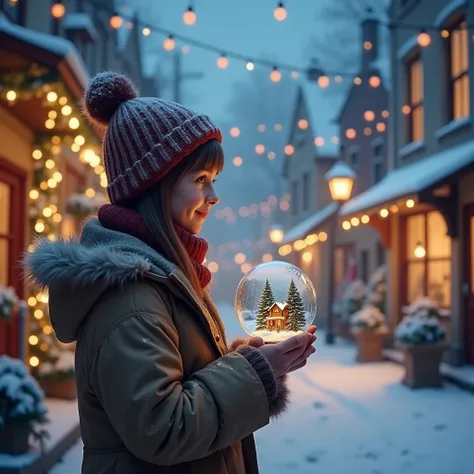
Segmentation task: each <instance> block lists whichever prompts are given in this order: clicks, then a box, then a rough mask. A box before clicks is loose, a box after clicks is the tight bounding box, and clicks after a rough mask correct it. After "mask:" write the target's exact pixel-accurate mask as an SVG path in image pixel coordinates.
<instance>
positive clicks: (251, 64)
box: [245, 61, 255, 71]
mask: <svg viewBox="0 0 474 474" xmlns="http://www.w3.org/2000/svg"><path fill="white" fill-rule="evenodd" d="M245 67H246V68H247V71H253V70H254V69H255V64H254V63H253V62H252V61H247V64H246V65H245Z"/></svg>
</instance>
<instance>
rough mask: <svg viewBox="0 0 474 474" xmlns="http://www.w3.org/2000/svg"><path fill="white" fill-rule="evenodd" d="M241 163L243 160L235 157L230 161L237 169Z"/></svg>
mask: <svg viewBox="0 0 474 474" xmlns="http://www.w3.org/2000/svg"><path fill="white" fill-rule="evenodd" d="M243 162H244V160H242V158H241V157H240V156H235V157H234V159H233V160H232V164H233V165H234V166H237V167H239V166H242V163H243Z"/></svg>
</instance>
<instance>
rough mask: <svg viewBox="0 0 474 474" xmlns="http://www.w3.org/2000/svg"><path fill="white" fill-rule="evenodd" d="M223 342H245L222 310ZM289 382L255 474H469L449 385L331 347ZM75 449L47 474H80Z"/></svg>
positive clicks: (470, 403)
mask: <svg viewBox="0 0 474 474" xmlns="http://www.w3.org/2000/svg"><path fill="white" fill-rule="evenodd" d="M220 309H221V315H222V317H223V319H224V322H225V325H226V328H227V331H228V336H229V339H232V338H233V337H235V336H238V335H244V333H243V331H242V329H241V328H240V326H239V323H238V322H237V318H236V316H235V315H234V312H233V308H231V307H223V306H221V308H220ZM323 339H324V338H322V337H321V338H320V340H321V342H319V341H317V343H316V344H317V347H318V352H316V354H315V355H314V356H312V358H311V360H310V362H309V364H308V365H307V366H306V367H305V368H304V369H302V370H300V371H299V372H297V373H294V374H293V375H292V376H291V377H290V385H291V389H292V399H291V400H292V404H291V408H290V410H289V412H288V413H287V414H286V415H284V416H283V417H282V418H280V419H279V420H278V421H275V422H272V423H271V424H270V425H268V426H266V427H265V428H263V429H261V430H260V431H258V432H257V433H256V438H257V447H258V454H259V461H260V470H261V473H262V474H273V473H278V474H314V473H315V472H321V473H325V474H400V473H407V474H420V473H425V472H426V473H430V474H472V473H473V472H474V468H473V466H474V449H473V446H474V444H473V443H474V396H473V395H472V394H470V393H468V392H465V391H462V390H460V389H458V388H457V387H455V386H453V385H446V386H445V388H444V389H439V390H436V389H425V390H418V391H412V390H409V389H408V388H405V387H404V386H402V385H401V384H400V379H401V377H402V368H401V367H399V366H397V365H395V364H392V363H390V362H383V363H376V364H366V365H362V364H357V363H355V361H354V349H353V347H351V346H350V345H345V344H342V343H338V344H337V345H335V346H332V347H327V346H325V345H324V343H323V342H322V341H323ZM81 449H82V445H81V444H80V443H78V444H77V445H76V446H75V447H74V448H73V449H72V450H71V451H69V452H68V453H67V455H66V456H65V458H64V462H63V463H61V464H58V465H57V466H56V467H55V468H54V469H52V470H51V471H50V474H79V472H80V460H81Z"/></svg>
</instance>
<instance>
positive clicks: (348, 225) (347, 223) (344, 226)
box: [342, 221, 351, 230]
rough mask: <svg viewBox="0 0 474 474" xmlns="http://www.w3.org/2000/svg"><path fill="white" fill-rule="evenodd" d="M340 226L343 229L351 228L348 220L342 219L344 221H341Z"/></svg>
mask: <svg viewBox="0 0 474 474" xmlns="http://www.w3.org/2000/svg"><path fill="white" fill-rule="evenodd" d="M342 228H343V229H344V230H349V229H350V228H351V223H350V222H349V221H344V222H343V223H342Z"/></svg>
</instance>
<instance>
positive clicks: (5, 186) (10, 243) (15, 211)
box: [0, 157, 26, 357]
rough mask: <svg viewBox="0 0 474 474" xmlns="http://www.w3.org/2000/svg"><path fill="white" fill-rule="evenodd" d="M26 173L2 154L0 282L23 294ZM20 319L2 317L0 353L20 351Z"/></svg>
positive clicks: (16, 353)
mask: <svg viewBox="0 0 474 474" xmlns="http://www.w3.org/2000/svg"><path fill="white" fill-rule="evenodd" d="M25 182H26V173H25V172H24V171H23V170H21V169H17V167H15V166H14V165H12V164H10V162H8V161H6V160H4V159H2V158H1V157H0V284H1V285H3V286H13V288H15V291H16V293H17V295H18V296H19V297H20V298H23V296H24V295H23V293H24V291H23V285H22V283H21V281H22V277H21V268H20V266H19V260H20V258H21V253H22V251H23V250H24V224H25V219H26V216H25V211H26V208H25V193H26V188H25ZM18 342H19V341H18V325H17V320H14V321H12V322H10V321H0V354H8V355H10V356H12V357H16V356H17V355H18Z"/></svg>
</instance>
